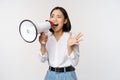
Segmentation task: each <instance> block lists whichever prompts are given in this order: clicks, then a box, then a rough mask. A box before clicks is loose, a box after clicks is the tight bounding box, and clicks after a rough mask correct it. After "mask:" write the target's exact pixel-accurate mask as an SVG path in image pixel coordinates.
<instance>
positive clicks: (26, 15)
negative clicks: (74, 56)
mask: <svg viewBox="0 0 120 80" xmlns="http://www.w3.org/2000/svg"><path fill="white" fill-rule="evenodd" d="M55 6H62V7H64V8H65V9H66V10H67V12H68V14H69V17H70V20H71V23H72V31H73V32H82V33H83V34H84V37H83V41H82V43H81V45H80V61H79V64H78V65H77V66H76V72H77V76H78V80H120V58H119V57H120V0H0V80H43V78H44V76H45V74H46V71H47V69H48V65H47V62H46V63H45V64H43V63H41V62H40V61H39V59H38V57H37V54H38V53H39V43H38V39H37V40H36V41H35V42H33V43H26V42H25V41H23V39H22V38H21V36H20V34H19V23H20V22H21V21H22V20H23V19H31V20H33V21H36V22H41V21H44V20H46V19H49V13H50V11H51V10H52V9H53V8H54V7H55Z"/></svg>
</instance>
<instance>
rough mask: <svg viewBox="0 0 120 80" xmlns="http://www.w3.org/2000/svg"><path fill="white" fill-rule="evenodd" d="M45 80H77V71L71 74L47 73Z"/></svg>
mask: <svg viewBox="0 0 120 80" xmlns="http://www.w3.org/2000/svg"><path fill="white" fill-rule="evenodd" d="M45 80H77V77H76V73H75V71H70V72H54V71H50V70H48V71H47V74H46V76H45Z"/></svg>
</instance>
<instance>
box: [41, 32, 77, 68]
mask: <svg viewBox="0 0 120 80" xmlns="http://www.w3.org/2000/svg"><path fill="white" fill-rule="evenodd" d="M69 35H70V34H69V32H64V33H63V35H62V36H61V38H60V39H59V40H58V41H56V39H55V37H54V35H52V34H50V35H49V36H48V41H47V43H46V53H45V55H42V54H41V52H40V55H39V56H40V59H41V61H42V62H45V61H46V60H47V61H48V64H49V66H52V67H66V66H70V65H72V66H76V65H77V64H78V61H79V46H78V45H74V46H73V51H72V53H71V55H68V49H67V40H68V37H69Z"/></svg>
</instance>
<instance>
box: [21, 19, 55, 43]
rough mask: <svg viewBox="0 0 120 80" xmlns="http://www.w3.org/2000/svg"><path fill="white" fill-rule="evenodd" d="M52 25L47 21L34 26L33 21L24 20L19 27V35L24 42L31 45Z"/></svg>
mask: <svg viewBox="0 0 120 80" xmlns="http://www.w3.org/2000/svg"><path fill="white" fill-rule="evenodd" d="M52 25H53V23H52V22H51V21H48V20H46V21H45V22H41V23H40V24H39V25H36V24H35V23H34V22H33V21H31V20H28V19H25V20H23V21H21V23H20V25H19V33H20V35H21V37H22V39H23V40H24V41H26V42H28V43H32V42H34V41H35V40H36V38H37V35H38V34H39V33H42V32H47V31H48V30H49V29H50V28H51V27H52Z"/></svg>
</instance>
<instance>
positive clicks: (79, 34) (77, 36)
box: [75, 32, 83, 40]
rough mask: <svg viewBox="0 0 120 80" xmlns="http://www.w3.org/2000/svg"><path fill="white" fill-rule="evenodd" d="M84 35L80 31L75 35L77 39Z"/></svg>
mask: <svg viewBox="0 0 120 80" xmlns="http://www.w3.org/2000/svg"><path fill="white" fill-rule="evenodd" d="M82 36H83V34H82V33H81V32H80V33H78V34H77V35H76V36H75V39H77V40H78V39H79V38H81V37H82Z"/></svg>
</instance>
